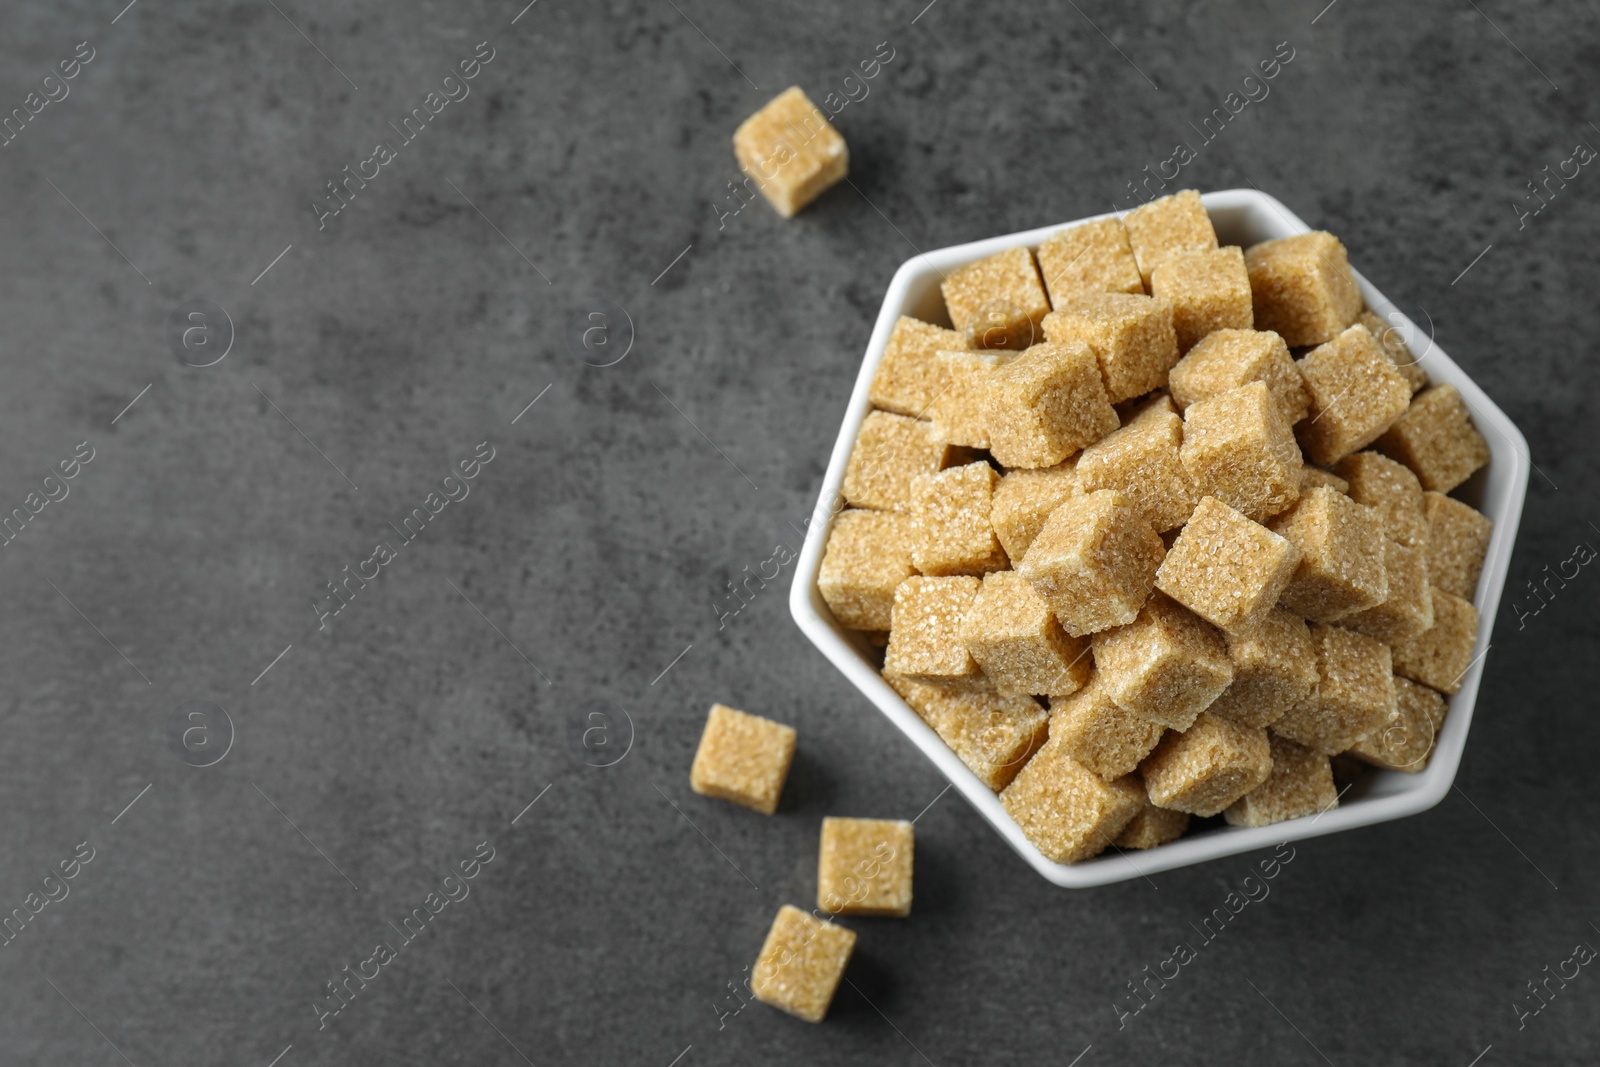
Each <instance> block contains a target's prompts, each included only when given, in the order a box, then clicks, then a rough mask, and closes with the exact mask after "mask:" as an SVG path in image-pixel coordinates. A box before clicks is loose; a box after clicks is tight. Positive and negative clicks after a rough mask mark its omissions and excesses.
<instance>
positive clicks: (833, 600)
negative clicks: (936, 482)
mask: <svg viewBox="0 0 1600 1067" xmlns="http://www.w3.org/2000/svg"><path fill="white" fill-rule="evenodd" d="M911 536H912V524H911V520H910V518H909V517H907V516H905V515H899V514H896V513H894V512H892V511H865V510H860V509H855V508H852V509H850V510H848V511H843V512H841V513H840V514H839V517H838V518H836V519H834V520H833V529H832V530H831V531H829V533H828V545H827V547H826V548H825V549H824V550H823V553H822V568H821V570H820V571H818V573H817V589H818V590H819V591H820V592H821V593H822V599H823V600H824V601H826V602H827V605H828V610H829V611H831V612H833V617H834V618H835V619H837V620H839V625H840V626H843V627H845V628H846V629H848V630H887V629H888V628H889V613H890V611H891V610H892V609H893V607H894V591H895V588H896V587H897V586H899V584H900V583H901V582H903V581H905V580H906V579H907V578H909V577H911V576H912V575H913V574H915V573H916V571H915V570H913V569H912V566H911Z"/></svg>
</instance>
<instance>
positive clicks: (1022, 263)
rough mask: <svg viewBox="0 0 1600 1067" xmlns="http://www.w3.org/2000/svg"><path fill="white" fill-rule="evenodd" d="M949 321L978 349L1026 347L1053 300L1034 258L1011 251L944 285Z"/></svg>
mask: <svg viewBox="0 0 1600 1067" xmlns="http://www.w3.org/2000/svg"><path fill="white" fill-rule="evenodd" d="M939 289H940V291H941V292H942V293H944V306H945V308H946V309H947V310H948V311H949V312H950V321H951V322H953V323H955V327H956V329H958V330H960V331H962V332H963V333H965V334H966V335H967V337H968V338H969V339H970V340H971V342H972V344H973V346H974V347H976V348H1027V347H1028V346H1029V345H1031V344H1033V343H1034V342H1035V341H1037V340H1038V332H1039V323H1040V322H1041V321H1043V319H1044V317H1045V315H1047V314H1048V313H1049V311H1050V301H1049V299H1048V298H1047V297H1046V296H1045V294H1044V284H1043V283H1042V282H1040V280H1039V268H1038V266H1037V265H1035V263H1034V261H1033V253H1032V252H1030V251H1028V249H1026V248H1008V249H1006V250H1005V251H1004V252H996V253H995V254H994V255H992V256H989V257H988V258H987V259H980V260H978V262H976V263H969V264H967V265H966V266H965V267H962V268H960V269H959V270H956V271H952V272H951V273H950V275H949V276H948V277H946V278H945V280H944V281H943V282H942V283H941V284H940V286H939Z"/></svg>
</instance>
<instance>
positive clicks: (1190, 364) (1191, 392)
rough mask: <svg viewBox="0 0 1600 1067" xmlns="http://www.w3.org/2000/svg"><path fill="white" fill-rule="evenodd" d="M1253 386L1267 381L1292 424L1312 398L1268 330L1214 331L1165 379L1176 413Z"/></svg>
mask: <svg viewBox="0 0 1600 1067" xmlns="http://www.w3.org/2000/svg"><path fill="white" fill-rule="evenodd" d="M1251 382H1266V383H1267V389H1268V390H1269V391H1271V393H1272V398H1273V399H1274V400H1276V401H1277V402H1278V408H1279V410H1280V411H1281V412H1282V413H1283V421H1284V422H1287V423H1288V424H1289V425H1290V426H1293V425H1294V424H1295V423H1297V422H1299V421H1300V420H1301V419H1303V418H1305V417H1306V413H1307V412H1308V411H1309V410H1310V409H1311V394H1310V393H1308V392H1307V391H1306V383H1305V379H1303V378H1301V377H1300V368H1299V367H1297V366H1295V362H1294V360H1293V359H1291V358H1290V356H1289V346H1288V345H1286V344H1284V343H1283V338H1281V337H1279V336H1278V335H1277V334H1275V333H1273V332H1272V331H1270V330H1217V331H1216V332H1214V333H1211V334H1208V335H1207V336H1206V337H1204V338H1202V339H1201V340H1200V342H1199V343H1198V344H1196V345H1195V346H1194V347H1193V348H1191V349H1189V353H1188V355H1186V356H1184V357H1183V358H1182V359H1180V360H1179V361H1178V365H1177V366H1176V367H1173V368H1172V372H1171V373H1170V374H1168V375H1167V387H1168V388H1169V389H1171V390H1172V399H1173V400H1174V401H1176V402H1177V405H1178V409H1179V410H1180V411H1181V410H1183V409H1185V408H1187V407H1188V406H1189V405H1190V404H1193V403H1195V402H1197V401H1200V400H1204V399H1206V398H1207V397H1212V396H1216V395H1217V394H1218V393H1226V392H1227V391H1228V390H1229V389H1237V388H1238V387H1239V386H1241V385H1249V384H1250V383H1251Z"/></svg>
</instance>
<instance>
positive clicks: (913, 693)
mask: <svg viewBox="0 0 1600 1067" xmlns="http://www.w3.org/2000/svg"><path fill="white" fill-rule="evenodd" d="M883 678H884V681H886V682H888V683H889V684H890V685H891V686H892V687H893V688H894V690H895V692H897V693H899V694H900V696H901V697H902V698H903V699H904V700H905V702H906V703H907V704H910V705H911V710H913V711H915V712H916V713H917V714H918V715H919V716H921V717H922V720H923V721H924V722H926V723H927V724H928V725H929V726H930V727H932V728H933V732H934V733H936V734H938V735H939V738H940V740H942V741H944V743H945V744H947V745H949V746H950V750H951V751H952V752H954V753H955V754H956V756H957V757H958V758H959V759H960V760H961V762H962V763H964V764H966V765H967V769H968V770H970V771H971V772H972V773H973V774H975V775H977V776H978V778H979V779H980V780H981V781H982V782H983V784H984V785H986V786H988V787H989V788H990V789H993V790H994V791H995V792H999V791H1000V790H1002V789H1004V788H1005V787H1006V786H1007V785H1008V784H1009V783H1010V781H1011V779H1013V778H1015V777H1016V776H1017V772H1018V771H1020V770H1021V769H1022V766H1023V764H1025V763H1027V762H1028V760H1029V759H1030V758H1032V756H1033V754H1034V753H1035V752H1037V751H1039V746H1040V745H1043V744H1044V743H1045V739H1046V738H1047V737H1048V736H1049V726H1050V716H1049V715H1048V714H1047V713H1046V712H1045V710H1044V709H1043V708H1041V707H1040V706H1039V705H1038V703H1037V702H1036V701H1035V700H1034V699H1033V698H1032V697H1024V696H1011V697H1008V696H1002V695H1001V694H1000V693H999V692H997V691H995V690H972V691H966V690H960V689H952V688H950V687H948V686H942V685H929V684H927V683H926V682H915V681H912V680H911V679H909V678H905V677H902V676H900V675H896V674H889V673H885V674H884V676H883Z"/></svg>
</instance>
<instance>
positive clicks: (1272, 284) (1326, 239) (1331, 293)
mask: <svg viewBox="0 0 1600 1067" xmlns="http://www.w3.org/2000/svg"><path fill="white" fill-rule="evenodd" d="M1244 265H1245V269H1246V270H1247V271H1249V274H1250V291H1251V293H1252V294H1253V295H1254V302H1255V322H1256V329H1258V330H1272V331H1274V332H1276V333H1277V334H1279V335H1280V336H1281V337H1282V338H1283V339H1284V341H1286V342H1287V343H1288V344H1290V345H1291V346H1293V347H1296V348H1299V347H1302V346H1304V345H1320V344H1322V343H1323V342H1324V341H1329V340H1332V339H1333V338H1334V337H1335V336H1336V335H1337V334H1339V333H1340V332H1341V331H1343V330H1344V329H1345V328H1346V327H1348V326H1349V325H1350V324H1351V323H1352V322H1355V321H1356V316H1357V315H1359V314H1361V290H1360V289H1359V288H1357V286H1356V279H1355V275H1353V274H1352V273H1351V272H1350V260H1349V257H1348V256H1347V255H1346V254H1345V250H1344V245H1342V244H1340V243H1339V239H1338V238H1337V237H1335V236H1334V235H1333V234H1331V233H1327V232H1324V231H1321V230H1317V231H1315V232H1312V233H1301V234H1296V235H1295V236H1293V237H1282V238H1279V239H1278V240H1275V241H1263V242H1262V243H1261V244H1258V245H1252V246H1251V247H1249V248H1247V249H1245V253H1244Z"/></svg>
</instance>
